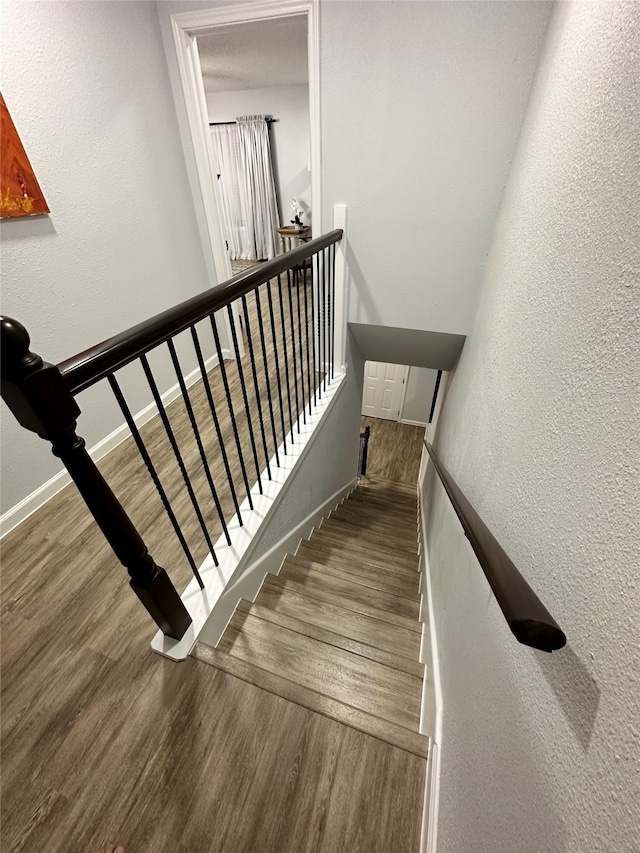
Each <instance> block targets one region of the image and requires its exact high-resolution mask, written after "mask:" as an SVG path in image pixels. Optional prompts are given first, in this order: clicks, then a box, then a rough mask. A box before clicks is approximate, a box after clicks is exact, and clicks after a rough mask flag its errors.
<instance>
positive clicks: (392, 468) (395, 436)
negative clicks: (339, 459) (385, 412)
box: [360, 416, 425, 485]
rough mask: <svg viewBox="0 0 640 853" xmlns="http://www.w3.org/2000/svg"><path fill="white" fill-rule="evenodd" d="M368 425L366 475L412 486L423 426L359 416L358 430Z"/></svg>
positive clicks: (417, 462) (417, 463) (420, 448)
mask: <svg viewBox="0 0 640 853" xmlns="http://www.w3.org/2000/svg"><path fill="white" fill-rule="evenodd" d="M366 426H370V427H371V438H370V439H369V455H368V459H367V474H368V475H369V476H371V477H382V478H383V479H385V480H396V481H398V482H401V483H411V484H412V485H415V483H416V482H417V480H418V471H419V468H420V457H421V456H422V440H423V439H424V434H425V428H424V427H420V426H411V424H401V423H399V422H396V421H386V420H382V419H381V418H370V417H367V416H363V417H362V419H361V427H360V429H361V431H364V428H365V427H366Z"/></svg>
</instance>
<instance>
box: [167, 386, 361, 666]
mask: <svg viewBox="0 0 640 853" xmlns="http://www.w3.org/2000/svg"><path fill="white" fill-rule="evenodd" d="M344 380H345V376H344V375H338V376H336V377H335V379H333V380H332V381H331V382H329V383H327V389H326V392H325V393H324V394H323V395H322V399H321V400H319V401H318V404H317V405H316V407H315V408H314V410H313V412H312V413H311V414H307V416H306V423H305V422H304V420H303V418H302V416H301V418H300V420H298V422H297V424H295V425H294V429H295V430H296V433H295V435H296V442H295V444H293V445H292V444H289V445H288V447H287V454H286V455H285V454H284V453H283V452H282V450H283V448H282V446H281V447H280V448H279V454H280V466H279V467H278V466H277V465H276V464H275V459H274V460H272V461H273V464H271V476H272V479H268V477H267V474H266V471H264V472H263V473H262V474H261V479H262V485H263V493H262V494H260V491H259V488H258V484H257V483H256V484H255V485H254V486H253V488H252V489H251V498H252V502H253V509H250V507H249V501H248V499H245V500H244V501H243V503H242V505H241V506H240V512H241V515H242V520H243V524H242V526H241V525H240V523H239V521H238V516H237V514H236V515H234V517H233V518H232V519H231V521H230V522H229V523H228V524H227V529H228V531H229V535H230V537H231V545H228V544H227V541H226V539H225V537H224V536H223V535H221V536H220V538H219V539H218V540H217V542H215V543H214V550H215V553H216V556H217V558H218V565H217V566H216V565H214V562H213V559H212V557H211V555H209V556H208V557H207V558H206V559H205V561H204V562H203V564H202V565H201V566H200V568H199V573H200V576H201V578H202V581H203V583H204V589H203V590H201V589H200V587H199V586H198V583H197V581H196V579H195V578H193V579H192V580H191V581H190V582H189V585H188V586H187V588H186V589H185V591H184V592H183V593H182V596H181V598H182V603H183V604H184V606H185V607H186V609H187V610H188V612H189V614H190V615H191V619H192V624H191V625H190V626H189V628H188V629H187V632H186V634H185V635H184V637H183V638H182V639H181V640H172V639H171V638H170V637H165V635H164V634H163V633H162V632H161V631H158V632H157V633H156V635H155V636H154V638H153V640H152V642H151V648H152V649H153V650H154V651H156V652H158V654H161V655H164V656H165V657H168V658H171V659H172V660H185V659H186V658H187V657H188V655H189V653H190V652H191V649H192V648H193V646H194V645H195V643H196V642H197V641H198V640H199V638H200V634H201V632H202V630H203V628H204V626H205V623H206V622H207V620H208V619H209V617H210V615H211V614H212V613H213V612H214V609H215V608H216V606H217V604H218V602H219V601H220V600H221V598H222V596H223V594H224V593H225V591H226V590H227V587H228V586H229V585H230V584H231V583H235V582H236V579H239V578H241V577H242V576H243V574H244V572H245V571H246V570H247V569H248V567H249V566H250V565H251V555H252V553H253V551H254V550H255V541H254V540H255V537H256V534H257V533H258V531H259V530H260V528H261V527H262V525H263V524H268V523H269V520H270V518H271V517H272V516H273V513H274V510H275V508H276V507H277V505H278V503H279V502H280V500H281V499H282V495H283V486H284V485H285V483H286V481H287V480H288V479H289V477H290V476H291V474H292V472H293V470H294V468H295V467H296V464H297V462H298V461H299V460H301V459H303V458H304V457H305V456H306V455H307V453H308V451H309V448H310V447H311V446H312V444H313V441H314V434H315V435H316V436H317V432H316V428H317V426H318V425H319V423H320V421H321V420H322V418H323V417H324V416H325V415H326V414H327V413H328V412H329V411H330V409H331V408H332V407H333V405H334V403H335V401H336V400H337V399H338V396H339V394H340V392H341V391H342V389H344V387H345V385H346V383H345V381H344ZM287 538H288V537H287ZM265 556H266V555H265ZM274 559H276V557H275V556H274ZM256 577H257V574H256ZM239 597H240V598H241V597H242V595H240V596H239ZM230 600H232V598H231V599H230ZM238 600H239V599H238ZM225 606H226V605H225ZM229 618H230V616H229ZM215 621H216V624H217V620H215ZM227 621H228V619H227ZM225 625H226V623H225ZM212 635H213V636H215V631H212Z"/></svg>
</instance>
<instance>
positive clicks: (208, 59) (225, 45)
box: [198, 15, 309, 92]
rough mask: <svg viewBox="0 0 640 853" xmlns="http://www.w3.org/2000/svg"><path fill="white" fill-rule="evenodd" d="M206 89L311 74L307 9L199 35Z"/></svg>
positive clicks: (291, 80) (290, 81) (292, 80)
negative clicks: (308, 55) (309, 70)
mask: <svg viewBox="0 0 640 853" xmlns="http://www.w3.org/2000/svg"><path fill="white" fill-rule="evenodd" d="M198 51H199V53H200V65H201V67H202V78H203V80H204V88H205V91H206V92H233V91H237V90H242V89H263V88H266V87H269V86H292V85H296V84H303V83H307V82H308V80H309V74H308V63H307V19H306V16H305V15H296V16H291V17H287V18H275V19H270V20H266V21H255V22H251V23H247V24H233V25H231V26H224V27H217V28H216V29H215V30H212V32H211V34H210V35H205V36H198Z"/></svg>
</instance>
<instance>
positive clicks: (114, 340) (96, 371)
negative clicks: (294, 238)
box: [58, 229, 342, 394]
mask: <svg viewBox="0 0 640 853" xmlns="http://www.w3.org/2000/svg"><path fill="white" fill-rule="evenodd" d="M341 239H342V230H341V229H336V230H334V231H330V232H329V233H328V234H323V235H322V236H321V237H316V238H315V239H314V240H310V241H309V242H308V243H303V244H302V245H301V246H298V247H297V248H295V249H292V250H291V251H290V252H285V253H284V254H282V255H278V257H276V258H273V259H272V260H270V261H265V262H264V263H262V264H259V265H257V266H255V267H251V268H250V269H248V270H245V271H244V272H241V273H238V275H235V276H234V277H233V278H230V279H229V280H228V281H225V282H224V283H222V284H219V285H217V286H216V287H212V288H211V289H209V290H207V291H205V292H204V293H199V294H198V295H197V296H193V297H192V298H191V299H187V300H186V301H185V302H181V303H180V304H179V305H176V306H174V307H173V308H169V309H168V310H167V311H163V312H162V313H160V314H156V315H155V317H151V318H150V319H149V320H145V321H144V322H142V323H138V324H137V325H136V326H132V327H131V328H130V329H126V330H125V331H124V332H120V333H118V334H117V335H114V336H113V337H111V338H108V339H107V340H106V341H103V342H102V343H100V344H97V345H96V346H93V347H91V348H90V349H88V350H85V351H84V352H81V353H79V354H78V355H74V356H72V357H71V358H68V359H66V360H65V361H63V362H61V363H60V364H58V368H59V369H60V372H61V373H62V375H63V376H64V378H65V380H66V382H67V385H68V387H69V390H70V391H71V393H72V394H77V393H79V392H80V391H84V390H85V388H89V387H90V386H91V385H94V384H95V383H96V382H98V381H99V380H100V379H104V378H105V377H106V376H108V375H109V374H111V373H113V372H114V371H116V370H119V369H120V368H121V367H124V366H125V365H126V364H129V363H130V362H132V361H134V360H135V359H136V358H140V356H141V355H144V354H145V353H148V352H149V350H151V349H153V348H154V347H156V346H158V345H159V344H162V343H164V342H165V341H168V340H169V338H172V337H174V336H175V335H177V334H179V333H180V332H183V331H184V330H185V329H188V328H189V327H190V326H193V325H194V323H197V322H199V321H200V320H203V319H204V318H205V317H208V316H210V315H211V314H213V313H214V312H216V311H219V310H220V309H222V308H224V307H226V306H227V305H229V304H231V303H232V302H234V301H235V300H236V299H240V298H241V297H242V296H245V295H246V294H247V293H250V292H251V291H252V290H255V288H256V287H259V286H260V285H261V284H264V283H265V282H267V281H270V280H271V279H272V278H275V276H277V275H279V274H281V273H283V272H286V271H287V270H291V269H293V268H294V267H296V266H298V265H299V264H302V263H303V262H304V261H306V260H308V259H309V258H311V257H312V256H313V255H316V254H317V253H318V252H320V251H322V249H325V248H327V247H328V246H331V245H333V244H334V243H338V242H339V241H340V240H341Z"/></svg>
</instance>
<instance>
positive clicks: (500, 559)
mask: <svg viewBox="0 0 640 853" xmlns="http://www.w3.org/2000/svg"><path fill="white" fill-rule="evenodd" d="M424 446H425V447H426V448H427V451H428V453H429V456H430V457H431V461H432V462H433V467H434V468H435V469H436V472H437V474H438V476H439V477H440V481H441V482H442V485H443V486H444V488H445V491H446V493H447V494H448V496H449V500H450V501H451V503H452V504H453V508H454V509H455V511H456V514H457V516H458V518H459V519H460V523H461V524H462V527H463V528H464V532H465V535H466V537H467V539H468V540H469V542H470V544H471V547H472V548H473V550H474V552H475V555H476V557H477V558H478V562H479V563H480V565H481V566H482V570H483V572H484V573H485V576H486V578H487V580H488V581H489V586H490V587H491V589H492V591H493V594H494V595H495V597H496V601H497V602H498V605H499V606H500V609H501V610H502V613H503V614H504V617H505V619H506V620H507V624H508V625H509V628H510V629H511V631H512V632H513V634H514V636H515V637H516V639H517V640H519V642H521V643H524V645H526V646H532V647H533V648H534V649H540V650H541V651H543V652H553V651H555V650H556V649H561V648H562V647H563V646H564V645H565V644H566V642H567V638H566V636H565V635H564V632H563V631H562V630H561V629H560V627H559V626H558V624H557V623H556V621H555V619H554V618H553V617H552V616H551V614H550V613H549V611H548V610H547V608H546V607H545V606H544V604H543V603H542V602H541V601H540V599H539V598H538V596H537V595H536V594H535V592H534V591H533V590H532V589H531V587H530V586H529V584H528V583H527V582H526V580H525V579H524V578H523V577H522V575H521V574H520V572H519V571H518V569H517V568H516V566H515V565H514V563H513V562H512V560H511V559H510V558H509V557H508V555H507V554H506V553H505V551H504V549H503V548H502V546H501V545H500V543H499V542H498V541H497V539H496V538H495V536H494V535H493V533H492V532H491V531H490V530H489V528H488V527H487V525H486V524H485V523H484V521H483V520H482V519H481V518H480V516H479V515H478V513H477V512H476V511H475V509H474V508H473V506H472V505H471V503H470V502H469V500H468V499H467V498H466V496H465V495H464V493H463V492H462V490H461V489H460V487H459V486H458V484H457V483H456V482H455V480H454V479H453V477H452V476H451V474H450V473H449V472H448V471H447V469H446V468H445V467H444V465H443V464H442V463H441V462H440V460H439V459H438V457H437V456H436V454H435V451H434V449H433V447H432V446H431V445H430V444H429V443H428V442H426V441H425V442H424Z"/></svg>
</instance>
